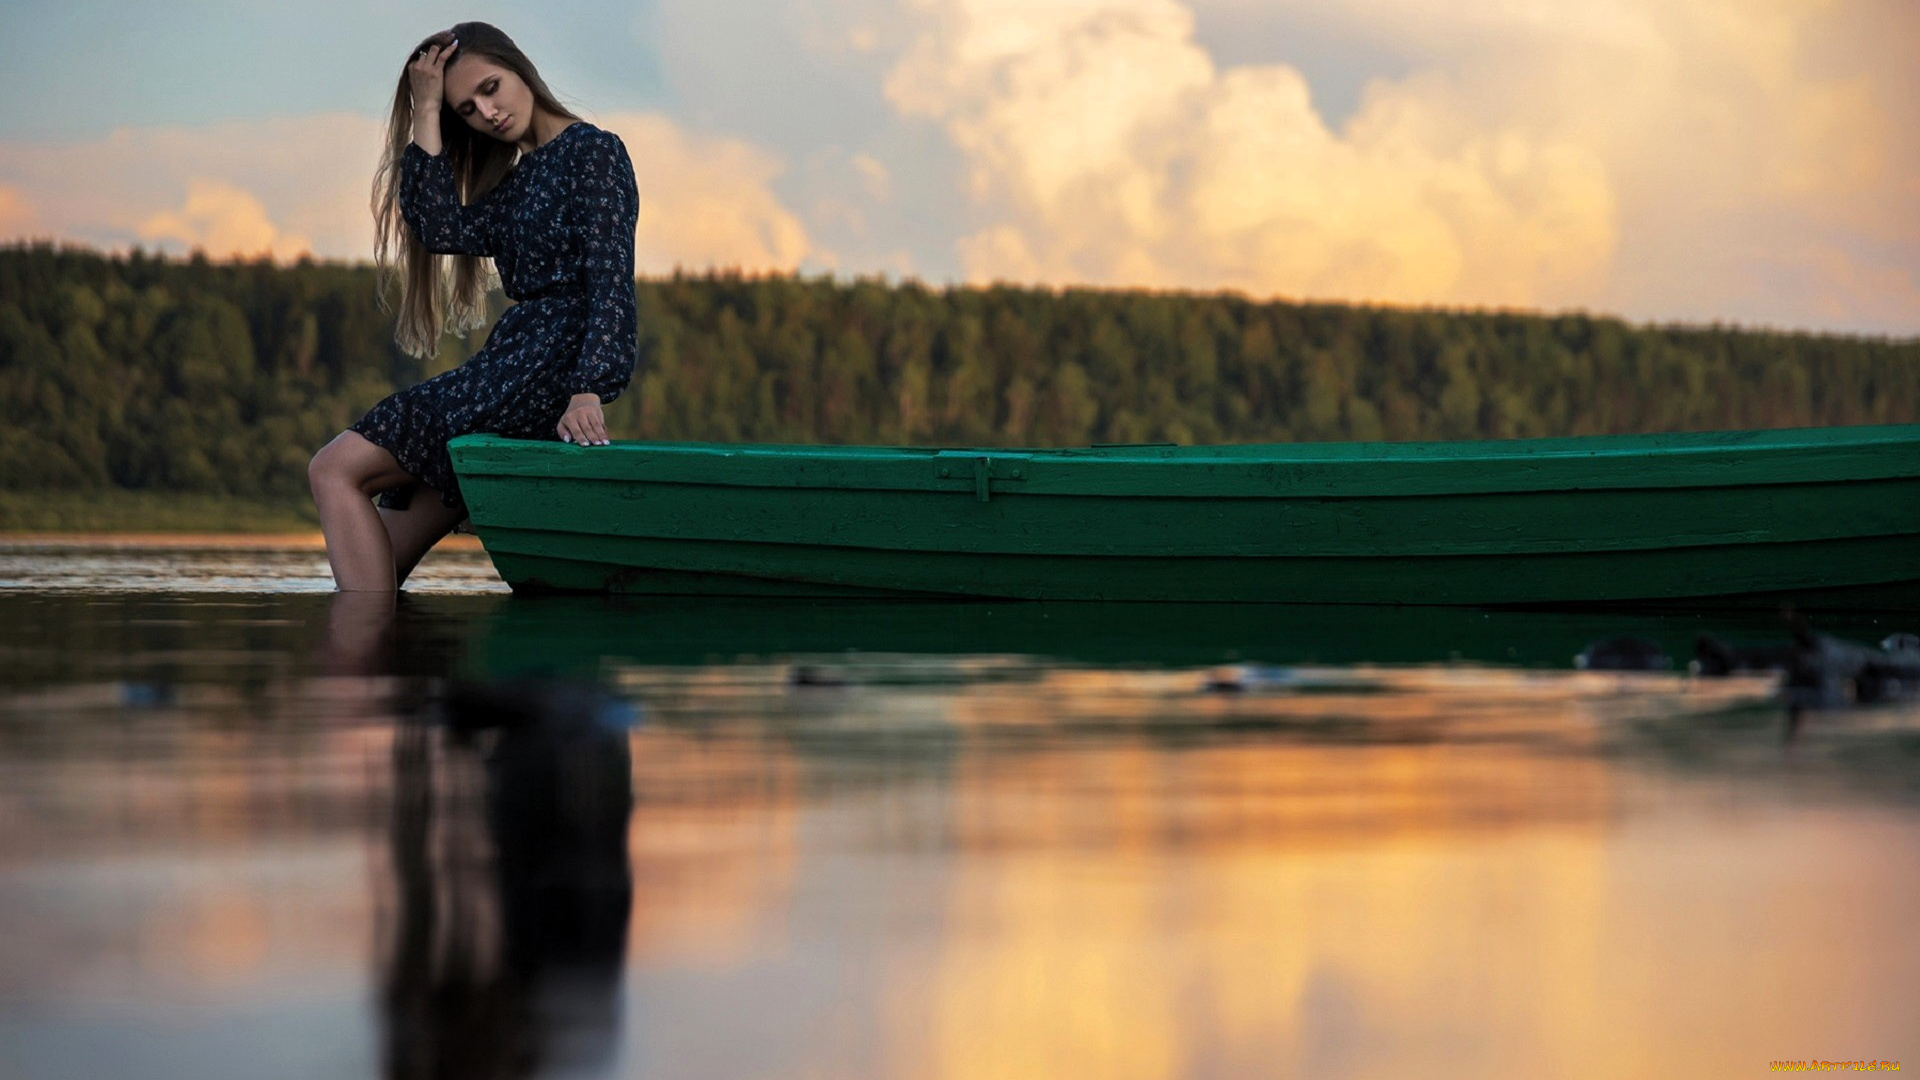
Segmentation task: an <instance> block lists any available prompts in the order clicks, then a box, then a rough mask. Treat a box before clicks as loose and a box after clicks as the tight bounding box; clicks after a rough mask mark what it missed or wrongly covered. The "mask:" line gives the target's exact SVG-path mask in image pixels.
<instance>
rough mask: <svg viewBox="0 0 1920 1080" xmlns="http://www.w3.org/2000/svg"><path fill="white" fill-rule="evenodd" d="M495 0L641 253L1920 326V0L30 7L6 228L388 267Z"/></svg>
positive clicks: (119, 0)
mask: <svg viewBox="0 0 1920 1080" xmlns="http://www.w3.org/2000/svg"><path fill="white" fill-rule="evenodd" d="M469 19H478V20H482V21H486V22H490V23H493V24H494V25H496V26H498V27H500V28H501V29H503V30H505V31H506V32H507V33H508V34H509V35H510V36H511V37H512V38H513V39H514V40H515V41H516V42H517V43H518V44H519V45H520V47H521V48H522V49H523V50H524V51H525V52H526V53H527V54H528V55H529V56H530V57H531V58H532V60H533V62H534V63H535V65H536V66H537V67H538V68H539V69H540V72H541V74H542V75H543V76H544V77H545V79H546V81H547V82H548V84H549V85H550V86H551V87H552V88H553V89H554V90H555V91H556V93H558V95H559V96H560V97H561V99H562V100H563V101H564V102H565V103H566V104H567V105H568V106H569V107H570V108H572V109H573V110H574V111H575V112H577V113H578V114H579V115H581V116H583V117H585V118H586V119H588V120H590V121H592V122H593V123H595V124H598V125H599V126H601V127H604V128H607V129H608V130H611V131H613V132H615V133H616V134H618V135H620V137H621V138H622V140H623V141H624V142H625V143H626V145H627V148H628V151H629V153H630V154H631V156H632V158H633V160H634V165H635V172H636V175H637V178H638V181H639V185H640V196H641V217H640V225H639V230H638V235H637V247H636V252H637V260H638V263H639V268H640V270H641V272H643V273H661V272H667V271H670V270H672V269H673V268H675V267H684V268H687V269H690V270H702V269H706V268H709V267H716V266H717V267H737V268H740V269H744V270H748V271H769V270H779V271H789V270H795V269H798V270H802V271H805V272H808V273H821V272H831V273H834V274H836V275H838V276H841V277H843V278H847V277H853V276H857V275H868V276H871V275H883V276H885V277H887V278H889V279H899V278H904V277H914V278H919V279H921V280H925V281H928V282H932V283H936V284H939V283H947V282H991V281H1009V282H1016V283H1022V284H1045V285H1051V286H1061V285H1096V286H1113V287H1149V288H1164V289H1197V290H1235V291H1239V292H1242V293H1245V294H1247V295H1249V296H1253V297H1256V298H1262V299H1264V298H1270V297H1271V298H1282V299H1293V300H1314V301H1348V302H1360V303H1370V304H1393V305H1413V306H1440V307H1446V308H1456V309H1457V308H1476V309H1487V308H1500V309H1524V310H1547V311H1570V310H1584V311H1589V312H1593V313H1597V314H1609V315H1619V316H1623V317H1625V318H1628V319H1630V320H1633V321H1636V322H1670V321H1684V322H1692V323H1701V322H1724V323H1734V324H1740V325H1745V326H1758V327H1772V328H1784V329H1810V330H1822V331H1838V332H1847V333H1863V334H1872V335H1891V336H1895V337H1902V338H1908V337H1914V336H1916V335H1920V64H1916V63H1915V62H1914V60H1913V57H1914V56H1915V55H1916V53H1920V3H1916V2H1914V0H644V2H638V3H631V2H630V3H614V2H610V0H543V2H541V3H538V4H535V3H500V2H487V3H478V4H461V5H452V4H441V3H416V4H407V3H400V4H395V3H379V4H375V3H367V2H363V0H333V2H329V3H324V4H291V3H285V4H280V3H263V2H258V0H255V2H240V0H175V2H155V0H62V2H60V3H53V2H38V3H23V2H20V0H0V105H3V106H4V107H0V242H6V241H9V240H15V239H21V238H42V239H44V238H52V239H55V240H58V241H61V242H68V243H75V244H83V245H87V246H90V247H94V248H96V249H101V250H109V251H123V250H125V249H127V248H129V247H132V246H139V247H142V248H144V249H146V250H149V251H152V250H156V249H157V250H162V251H167V252H172V253H179V254H184V253H185V252H187V251H189V250H192V249H194V248H200V249H203V250H205V251H207V253H208V254H209V255H211V256H214V257H217V258H222V257H227V256H229V255H240V256H246V257H257V256H258V255H260V254H262V253H266V254H270V255H272V256H273V257H274V258H276V259H279V260H291V259H293V258H296V257H298V256H299V255H301V254H302V253H311V254H313V255H314V256H316V257H320V258H330V259H367V258H369V257H370V256H371V252H372V245H373V219H372V216H371V212H370V210H369V208H368V200H369V195H370V193H371V184H372V177H373V170H374V165H375V163H376V161H377V160H378V157H379V153H380V140H381V138H382V131H383V128H384V124H385V119H384V114H385V110H386V109H387V108H388V107H389V105H390V103H391V102H392V100H393V95H394V91H395V88H396V86H397V85H398V82H399V80H400V78H401V74H402V69H403V67H404V64H405V61H406V58H407V54H408V52H409V50H410V49H411V48H412V47H413V45H414V44H415V43H416V42H417V41H418V40H419V39H420V38H422V37H424V36H425V35H426V34H428V33H430V32H432V31H434V30H437V29H441V28H444V27H447V26H450V25H452V24H453V23H455V22H458V21H463V20H469Z"/></svg>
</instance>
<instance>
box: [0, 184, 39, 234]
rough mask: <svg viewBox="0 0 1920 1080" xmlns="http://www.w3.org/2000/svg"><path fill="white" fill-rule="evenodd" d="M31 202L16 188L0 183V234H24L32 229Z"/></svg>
mask: <svg viewBox="0 0 1920 1080" xmlns="http://www.w3.org/2000/svg"><path fill="white" fill-rule="evenodd" d="M36 217H37V215H35V213H34V210H33V204H32V203H30V202H28V201H27V197H26V196H25V195H23V194H21V192H20V190H19V189H18V188H11V187H6V186H4V185H0V236H24V235H26V234H28V233H30V232H32V231H33V229H34V226H35V223H36Z"/></svg>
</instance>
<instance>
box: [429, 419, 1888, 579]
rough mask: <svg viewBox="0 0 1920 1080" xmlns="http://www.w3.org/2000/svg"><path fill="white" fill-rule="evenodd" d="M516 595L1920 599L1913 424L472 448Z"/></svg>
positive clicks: (467, 468)
mask: <svg viewBox="0 0 1920 1080" xmlns="http://www.w3.org/2000/svg"><path fill="white" fill-rule="evenodd" d="M453 459H454V463H455V467H456V468H457V469H458V470H459V473H460V482H461V488H462V491H463V492H464V493H465V495H466V497H467V503H468V506H469V508H470V509H471V511H472V520H473V525H474V529H475V531H476V532H477V533H478V534H479V536H480V538H481V540H482V541H483V542H484V543H485V544H486V547H487V551H488V552H489V554H491V556H492V557H493V561H494V565H495V567H496V568H497V569H498V570H499V572H500V575H501V576H502V577H503V578H505V579H506V580H507V582H508V583H509V584H511V585H513V587H514V588H515V589H517V590H522V591H538V590H559V591H576V590H577V591H592V592H624V593H643V594H661V595H734V596H765V597H771V596H816V597H824V596H837V597H873V596H891V597H899V596H915V595H917V596H923V597H924V596H968V597H1004V598H1020V599H1060V600H1151V601H1169V600H1192V601H1256V602H1288V603H1334V604H1421V605H1431V604H1449V605H1451V604H1542V603H1546V604H1568V603H1579V604H1595V603H1599V604H1607V603H1646V602H1669V603H1671V602H1681V603H1688V604H1696V603H1702V602H1707V601H1722V602H1724V601H1737V602H1741V603H1756V602H1758V603H1764V604H1768V605H1772V604H1777V603H1779V602H1781V601H1784V600H1792V601H1795V602H1798V603H1800V604H1801V605H1802V606H1823V605H1831V606H1841V607H1867V608H1889V609H1902V610H1915V609H1920V424H1916V425H1903V426H1884V427H1855V428H1810V429H1803V430H1793V431H1746V432H1709V433H1695V434H1673V435H1636V436H1602V437H1585V438H1572V439H1532V440H1514V441H1505V442H1456V443H1399V444H1390V443H1320V444H1302V445H1263V446H1204V447H1172V446H1152V447H1146V446H1135V447H1092V448H1085V449H1065V450H990V449H980V450H951V449H901V448H885V447H825V446H813V447H800V446H745V445H712V444H667V443H621V444H617V445H614V446H611V447H578V446H569V445H566V444H562V443H552V442H528V441H519V440H511V439H504V438H500V437H498V436H488V435H481V436H468V437H465V438H462V439H458V440H456V441H455V442H454V444H453Z"/></svg>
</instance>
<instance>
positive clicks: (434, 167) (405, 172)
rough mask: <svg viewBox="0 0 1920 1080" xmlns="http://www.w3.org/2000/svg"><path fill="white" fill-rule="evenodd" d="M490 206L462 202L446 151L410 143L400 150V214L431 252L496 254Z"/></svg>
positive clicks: (483, 201)
mask: <svg viewBox="0 0 1920 1080" xmlns="http://www.w3.org/2000/svg"><path fill="white" fill-rule="evenodd" d="M487 209H488V208H487V205H486V202H485V200H482V201H481V202H480V203H479V204H477V205H474V206H465V205H462V204H461V202H460V190H459V187H458V185H456V184H455V183H454V179H453V165H452V164H451V163H449V162H448V161H447V155H446V154H444V153H442V154H429V153H427V152H426V151H425V150H422V149H420V144H419V143H411V142H410V143H408V144H407V147H406V149H405V150H403V151H401V152H400V216H401V217H403V218H405V219H406V222H407V228H409V229H411V230H413V235H414V238H415V239H417V240H419V241H420V243H422V244H424V245H426V249H427V250H428V251H431V252H433V253H434V254H436V255H486V256H491V255H493V254H494V251H493V243H492V237H491V235H490V230H489V228H488V221H487V219H488V213H487Z"/></svg>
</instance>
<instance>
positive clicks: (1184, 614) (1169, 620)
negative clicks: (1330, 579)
mask: <svg viewBox="0 0 1920 1080" xmlns="http://www.w3.org/2000/svg"><path fill="white" fill-rule="evenodd" d="M410 607H412V608H414V609H416V614H415V618H416V620H423V619H428V618H431V619H432V620H433V621H434V623H435V625H444V626H446V627H448V628H449V632H452V633H457V634H458V635H459V636H460V637H461V639H462V640H463V643H464V644H463V647H462V649H461V656H462V657H463V661H462V663H463V665H464V668H465V669H466V670H467V672H468V673H469V674H470V675H472V676H475V677H489V678H504V677H513V676H520V675H528V674H534V675H564V676H571V677H582V678H586V677H595V676H597V675H598V674H599V673H600V672H601V670H602V668H603V666H604V665H605V664H606V663H607V662H610V661H611V662H618V663H622V664H637V665H641V666H648V667H652V666H671V667H684V666H706V665H713V664H729V663H733V662H736V661H745V662H765V661H774V662H805V663H812V662H815V661H819V660H821V659H822V658H835V661H836V663H839V664H844V663H848V662H855V661H858V660H859V659H860V658H862V657H873V656H875V655H876V654H881V655H885V656H889V657H901V656H912V657H928V658H939V657H976V658H977V657H1000V658H1008V657H1030V658H1035V659H1038V660H1042V661H1047V662H1062V663H1067V664H1070V665H1095V666H1128V667H1131V666H1146V667H1161V666H1166V667H1203V666H1207V665H1213V664H1227V663H1234V662H1249V663H1261V664H1316V665H1345V664H1395V665H1399V664H1437V663H1446V662H1448V661H1455V660H1458V661H1466V662H1475V663H1489V664H1499V665H1514V666H1520V667H1533V668H1557V669H1562V670H1565V669H1568V668H1570V667H1571V666H1572V664H1573V657H1574V654H1576V653H1578V652H1580V651H1581V650H1582V649H1583V648H1585V647H1586V646H1587V645H1589V644H1591V643H1592V642H1594V641H1595V640H1598V639H1601V638H1604V637H1608V636H1611V635H1620V634H1628V633H1632V634H1638V635H1645V636H1648V637H1650V638H1652V639H1654V640H1656V641H1657V642H1658V643H1659V644H1660V645H1661V646H1662V647H1664V648H1665V649H1666V650H1667V651H1668V652H1669V653H1671V654H1673V655H1676V656H1685V655H1688V654H1689V653H1690V650H1691V649H1692V648H1693V642H1694V640H1695V638H1697V637H1698V636H1699V635H1701V634H1713V635H1715V636H1717V637H1722V638H1726V639H1728V640H1731V641H1735V642H1752V641H1770V640H1774V639H1777V638H1778V637H1779V636H1780V634H1781V630H1780V623H1779V620H1778V618H1777V617H1775V616H1773V615H1771V614H1765V613H1760V612H1744V613H1743V612H1726V613H1719V614H1714V615H1705V616H1703V615H1691V614H1679V613H1667V612H1641V613H1624V612H1623V613H1613V612H1592V611H1582V612H1560V611H1533V610H1510V611H1483V610H1476V609H1472V608H1447V607H1403V608H1393V607H1360V606H1351V605H1342V606H1328V605H1288V606H1266V605H1250V604H1246V605H1222V604H1154V605H1143V604H1097V603H993V602H981V603H954V602H950V601H933V602H924V601H902V602H891V603H871V602H864V601H814V600H753V599H744V598H727V599H716V600H708V601H705V602H703V603H699V604H688V603H686V602H685V601H681V600H673V599H661V598H653V597H598V596H512V597H487V598H485V599H484V601H483V600H481V599H480V598H470V597H434V596H420V597H414V598H412V603H411V604H410ZM1883 624H1884V618H1883V617H1881V616H1877V615H1873V614H1868V613H1857V614H1840V613H1835V614H1832V615H1828V616H1826V617H1824V618H1822V619H1821V622H1820V625H1821V626H1822V628H1823V629H1826V630H1828V631H1830V632H1832V633H1835V634H1839V635H1843V636H1851V637H1860V638H1866V637H1870V636H1872V635H1874V634H1884V632H1885V627H1884V625H1883Z"/></svg>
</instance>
